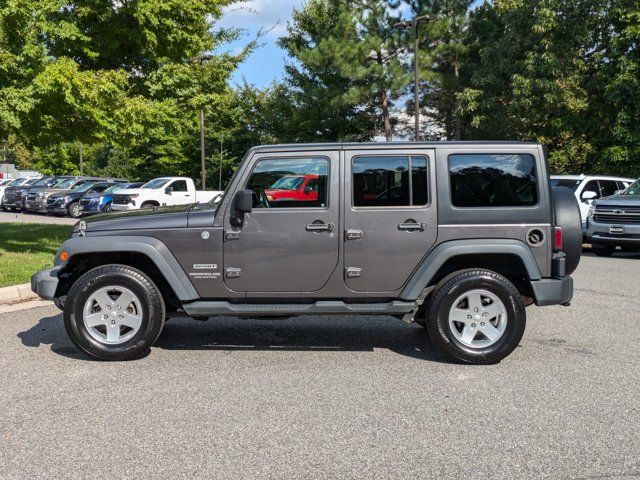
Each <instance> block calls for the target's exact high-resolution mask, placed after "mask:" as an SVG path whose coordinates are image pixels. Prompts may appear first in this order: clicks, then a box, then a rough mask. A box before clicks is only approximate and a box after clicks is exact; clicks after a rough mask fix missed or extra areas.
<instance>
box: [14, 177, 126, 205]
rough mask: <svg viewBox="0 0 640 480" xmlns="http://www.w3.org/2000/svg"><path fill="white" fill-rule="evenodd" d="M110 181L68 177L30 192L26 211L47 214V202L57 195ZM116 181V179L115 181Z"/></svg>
mask: <svg viewBox="0 0 640 480" xmlns="http://www.w3.org/2000/svg"><path fill="white" fill-rule="evenodd" d="M108 180H110V179H107V178H99V177H67V178H64V179H62V180H60V181H59V182H58V183H56V184H54V185H53V186H51V187H50V188H43V189H41V190H39V191H33V192H29V193H28V194H27V199H26V201H25V205H24V206H25V210H27V211H29V212H32V213H47V201H48V199H49V197H50V196H51V195H53V194H55V193H61V192H68V191H70V190H71V189H73V188H76V187H78V186H80V185H83V184H85V183H98V182H105V181H108ZM113 180H114V181H115V179H113Z"/></svg>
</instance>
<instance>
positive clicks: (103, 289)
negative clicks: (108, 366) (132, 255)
mask: <svg viewBox="0 0 640 480" xmlns="http://www.w3.org/2000/svg"><path fill="white" fill-rule="evenodd" d="M164 317H165V306H164V301H163V299H162V295H161V293H160V290H159V289H158V287H157V286H156V285H155V284H154V283H153V281H152V280H151V279H150V278H148V277H147V276H146V275H145V274H144V273H143V272H141V271H139V270H137V269H135V268H132V267H128V266H125V265H105V266H102V267H97V268H94V269H92V270H90V271H88V272H87V273H85V274H84V275H83V276H82V277H80V278H79V279H78V280H77V281H76V282H75V283H74V285H73V286H72V287H71V289H70V290H69V294H68V295H67V300H66V303H65V306H64V324H65V328H66V330H67V333H68V334H69V336H70V337H71V340H72V341H73V343H74V344H75V345H76V346H77V347H78V348H79V349H80V350H82V351H83V352H85V353H87V354H89V355H91V356H92V357H95V358H98V359H101V360H128V359H131V358H136V357H139V356H140V355H142V354H144V353H145V352H146V351H148V350H149V348H150V347H151V345H153V343H154V342H155V341H156V340H157V338H158V336H159V335H160V332H161V331H162V328H163V326H164Z"/></svg>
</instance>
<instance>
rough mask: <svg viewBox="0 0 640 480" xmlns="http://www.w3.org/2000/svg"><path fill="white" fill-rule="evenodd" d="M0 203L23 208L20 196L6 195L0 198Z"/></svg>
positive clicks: (14, 207) (8, 206) (9, 206)
mask: <svg viewBox="0 0 640 480" xmlns="http://www.w3.org/2000/svg"><path fill="white" fill-rule="evenodd" d="M2 204H3V205H4V206H5V207H7V208H13V209H19V210H22V209H23V208H24V202H23V200H22V198H16V197H11V198H7V197H6V196H5V197H4V198H3V199H2Z"/></svg>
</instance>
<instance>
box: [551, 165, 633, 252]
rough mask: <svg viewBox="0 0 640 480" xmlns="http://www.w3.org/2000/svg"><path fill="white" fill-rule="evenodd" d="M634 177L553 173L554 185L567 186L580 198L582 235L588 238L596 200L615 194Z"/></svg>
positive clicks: (631, 181)
mask: <svg viewBox="0 0 640 480" xmlns="http://www.w3.org/2000/svg"><path fill="white" fill-rule="evenodd" d="M633 180H634V179H633V178H626V177H611V176H604V175H551V186H552V187H567V188H569V189H571V190H572V191H573V193H574V195H575V196H576V198H577V199H578V205H579V206H580V217H581V218H582V235H583V239H585V240H586V232H587V214H588V213H589V207H590V206H591V203H592V202H593V201H594V200H597V199H599V198H603V197H608V196H610V195H614V194H615V193H616V192H617V191H618V190H624V189H625V188H627V187H628V186H629V185H631V184H632V183H633Z"/></svg>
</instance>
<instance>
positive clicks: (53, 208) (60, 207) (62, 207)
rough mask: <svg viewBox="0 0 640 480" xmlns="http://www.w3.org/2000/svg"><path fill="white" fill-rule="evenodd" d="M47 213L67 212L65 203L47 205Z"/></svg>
mask: <svg viewBox="0 0 640 480" xmlns="http://www.w3.org/2000/svg"><path fill="white" fill-rule="evenodd" d="M47 213H50V214H53V215H66V214H67V213H68V212H67V207H66V206H65V205H53V206H50V205H47Z"/></svg>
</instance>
